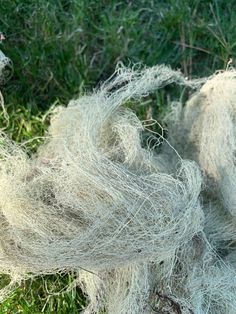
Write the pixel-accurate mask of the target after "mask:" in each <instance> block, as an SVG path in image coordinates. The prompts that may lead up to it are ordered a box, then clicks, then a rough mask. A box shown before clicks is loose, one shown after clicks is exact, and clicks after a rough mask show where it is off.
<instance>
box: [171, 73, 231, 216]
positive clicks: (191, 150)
mask: <svg viewBox="0 0 236 314" xmlns="http://www.w3.org/2000/svg"><path fill="white" fill-rule="evenodd" d="M235 118H236V71H235V70H230V71H226V72H223V73H218V74H216V75H214V76H213V77H211V78H210V79H209V80H208V81H207V82H206V83H205V84H204V85H203V86H202V88H201V89H200V91H199V92H197V93H196V94H195V95H194V96H193V97H192V98H191V99H190V100H189V101H188V102H187V105H186V106H185V107H184V108H181V107H179V109H178V107H177V110H175V117H174V121H173V120H172V122H174V123H173V128H172V129H173V130H172V132H171V136H170V137H172V139H171V138H170V141H171V142H172V143H173V145H174V146H175V147H178V152H179V153H180V154H181V156H182V157H183V158H188V159H192V160H196V161H197V162H198V163H199V165H200V166H201V168H202V170H203V171H204V173H205V175H206V178H207V180H208V181H207V189H208V190H212V191H214V192H213V194H214V196H213V197H215V196H216V195H218V196H219V197H218V199H220V201H222V203H223V205H224V207H225V209H227V210H228V211H229V212H230V213H231V214H232V215H233V216H236V180H235V179H236V166H235V150H236V124H235Z"/></svg>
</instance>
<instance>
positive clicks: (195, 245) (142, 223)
mask: <svg viewBox="0 0 236 314" xmlns="http://www.w3.org/2000/svg"><path fill="white" fill-rule="evenodd" d="M204 82H205V84H204ZM171 83H176V84H179V85H182V86H189V87H191V88H195V89H196V90H197V91H196V93H195V95H194V96H193V97H192V98H191V99H190V100H189V101H188V102H187V104H186V106H182V104H180V103H175V104H174V105H173V108H172V112H171V114H168V117H167V118H166V121H167V122H168V123H169V127H168V129H169V132H168V138H167V140H165V141H164V142H163V144H162V146H161V148H160V147H159V148H158V149H156V148H155V145H153V148H150V147H148V148H145V147H143V146H142V144H141V142H142V132H143V131H144V129H145V123H142V122H141V121H140V120H139V119H138V118H137V116H136V115H135V114H134V113H133V112H132V111H131V110H130V109H127V108H125V107H124V106H123V105H124V104H125V103H127V102H128V101H130V100H142V99H143V97H146V96H147V95H148V94H149V93H151V92H153V91H155V90H157V89H159V88H162V87H164V86H166V85H167V84H171ZM203 84H204V85H203ZM202 85H203V86H202ZM201 86H202V87H201ZM235 138H236V72H235V71H233V70H231V71H227V72H224V73H220V74H217V75H215V76H213V77H211V78H209V79H207V80H199V81H188V80H186V79H184V77H183V76H182V74H181V73H180V72H176V71H173V70H171V69H170V68H169V67H166V66H162V65H161V66H155V67H152V68H145V69H143V70H132V69H128V68H124V67H122V66H120V67H118V68H117V71H116V73H115V74H114V75H113V76H112V78H110V79H109V80H108V81H107V82H105V83H104V84H103V85H101V86H100V87H99V89H97V90H95V91H94V92H93V93H91V94H90V95H87V96H83V97H81V98H80V99H78V100H73V101H71V102H70V103H69V105H68V107H67V108H62V107H60V108H58V109H57V112H56V113H55V114H54V116H53V118H52V121H51V126H50V128H49V133H48V137H47V140H46V141H45V143H44V144H43V145H42V146H41V147H40V148H39V150H38V152H37V154H36V155H34V156H32V157H28V155H27V153H26V152H25V151H24V150H23V149H22V147H20V146H18V145H17V144H15V143H13V142H11V141H10V140H8V139H7V136H6V135H5V134H3V133H2V134H1V139H0V141H1V145H0V155H1V159H0V186H1V189H0V215H1V220H0V222H1V224H0V271H1V273H5V274H8V275H10V277H11V282H10V284H9V285H8V286H7V287H5V288H3V289H2V290H1V291H0V296H1V299H2V300H3V299H4V298H6V297H7V296H8V295H9V293H11V291H13V289H14V287H15V286H16V285H17V284H18V283H20V282H21V280H24V279H27V278H34V277H36V276H38V275H41V274H53V273H57V272H59V271H76V272H77V279H76V284H77V285H79V286H80V287H81V288H82V290H83V291H84V293H85V295H86V296H87V298H88V306H87V308H86V309H85V311H84V313H101V312H103V311H105V312H106V313H111V314H116V313H117V314H122V313H123V314H140V313H163V314H164V313H174V314H180V313H184V314H185V313H186V314H193V313H194V314H200V313H201V314H202V313H212V314H213V313H214V314H215V313H222V314H226V313H232V314H233V313H235V309H236V272H235V267H236V249H235V244H236V217H235V216H236V183H235V182H236V180H235V179H236V168H235V149H236V147H235V144H236V140H235ZM156 140H157V139H156Z"/></svg>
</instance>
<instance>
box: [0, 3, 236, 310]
mask: <svg viewBox="0 0 236 314" xmlns="http://www.w3.org/2000/svg"><path fill="white" fill-rule="evenodd" d="M234 6H235V1H234V0H229V1H227V6H226V4H225V1H223V0H218V1H217V0H215V1H206V0H204V1H201V0H170V1H162V0H159V1H155V0H149V1H147V0H136V1H131V0H130V1H128V0H127V1H125V0H123V1H112V0H100V1H97V0H91V1H90V0H49V1H44V0H24V1H22V0H0V32H2V33H3V34H4V35H5V37H6V39H5V40H4V41H3V42H2V43H1V44H0V49H1V50H3V51H4V53H5V54H6V55H7V56H8V57H10V58H11V59H12V61H13V64H14V75H13V77H12V78H11V80H10V81H9V82H8V83H7V84H6V85H4V86H1V92H2V94H3V96H4V99H5V108H6V110H7V112H8V115H9V121H7V120H6V119H5V115H4V114H3V112H2V111H0V127H1V128H4V129H5V131H6V132H7V134H8V136H10V137H11V138H12V139H14V140H16V141H18V142H25V145H26V147H27V149H28V150H29V153H34V152H35V150H36V148H37V146H38V145H39V144H40V143H41V142H42V136H43V135H44V134H45V132H46V130H47V127H48V124H49V121H50V112H51V111H50V108H51V107H52V106H53V107H55V106H58V105H66V104H67V103H68V101H69V100H70V99H72V98H75V97H79V96H80V95H82V94H84V93H86V92H89V91H91V90H92V89H93V88H94V87H96V86H98V84H99V82H101V81H103V80H105V79H106V78H108V77H109V76H110V75H111V74H112V73H113V71H114V69H115V66H116V64H117V63H118V62H120V61H121V62H123V63H124V64H125V65H127V66H133V64H137V63H139V64H140V66H142V65H143V66H144V65H147V66H152V65H156V64H161V63H165V64H169V65H170V66H171V67H173V68H174V69H180V70H181V71H182V72H183V73H184V75H185V76H186V77H189V78H195V77H202V76H208V75H211V74H212V73H214V72H215V71H217V70H221V69H225V68H226V67H227V64H228V62H229V60H230V59H231V58H232V62H233V63H234V58H235V57H236V52H235V46H236V28H235V22H236V11H235V10H233V8H234ZM179 96H180V94H179V91H176V90H175V89H174V88H166V89H164V90H163V91H161V92H159V93H156V94H153V96H152V97H151V98H150V99H148V100H146V105H145V106H140V105H138V104H129V105H130V106H131V107H132V108H133V109H134V110H135V111H136V112H137V114H138V115H139V117H140V118H146V117H147V116H148V115H149V114H150V110H151V114H152V115H153V116H154V117H155V118H156V119H157V120H158V121H161V119H162V114H163V112H165V111H166V104H167V103H168V102H169V101H170V99H172V97H173V98H179ZM73 278H74V275H73V274H69V275H68V274H60V275H57V276H46V277H43V278H39V279H38V280H36V281H35V282H33V283H32V282H29V281H27V282H25V283H24V284H22V286H21V287H20V288H18V289H17V290H16V292H15V293H14V295H13V296H11V297H10V298H9V299H8V300H7V301H5V302H4V303H3V304H2V305H0V313H35V314H37V313H41V312H43V313H78V312H79V311H80V310H81V308H82V307H83V306H84V302H85V301H84V298H83V297H82V295H81V292H80V290H79V289H78V288H74V289H72V290H70V291H67V290H64V288H65V286H66V285H68V284H69V283H70V282H71V281H72V280H73ZM5 280H7V279H6V278H3V279H2V280H1V281H2V285H4V282H5ZM60 291H62V292H63V293H61V294H58V292H60Z"/></svg>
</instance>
